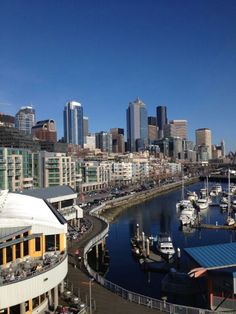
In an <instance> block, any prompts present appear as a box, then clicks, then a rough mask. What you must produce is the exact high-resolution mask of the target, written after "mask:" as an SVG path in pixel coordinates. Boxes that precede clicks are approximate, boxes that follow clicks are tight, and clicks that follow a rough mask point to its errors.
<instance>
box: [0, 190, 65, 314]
mask: <svg viewBox="0 0 236 314" xmlns="http://www.w3.org/2000/svg"><path fill="white" fill-rule="evenodd" d="M0 208H1V211H0V266H1V277H0V312H1V313H4V314H25V313H29V314H33V313H45V311H47V310H48V309H49V308H50V309H51V308H52V307H53V308H56V307H57V306H58V295H59V293H63V290H64V279H65V277H66V275H67V271H68V258H67V246H66V233H67V223H66V221H65V219H64V218H63V217H62V216H61V215H60V214H59V213H58V212H57V211H56V210H55V209H54V208H53V207H52V206H51V205H49V204H48V203H47V202H46V201H44V200H42V199H38V198H34V197H31V196H26V195H22V194H17V193H8V191H7V190H4V191H0Z"/></svg>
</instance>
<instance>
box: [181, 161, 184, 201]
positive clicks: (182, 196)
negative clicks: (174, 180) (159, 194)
mask: <svg viewBox="0 0 236 314" xmlns="http://www.w3.org/2000/svg"><path fill="white" fill-rule="evenodd" d="M181 199H182V200H184V171H183V166H182V194H181Z"/></svg>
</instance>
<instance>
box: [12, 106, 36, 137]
mask: <svg viewBox="0 0 236 314" xmlns="http://www.w3.org/2000/svg"><path fill="white" fill-rule="evenodd" d="M15 125H16V128H17V129H19V130H20V131H23V132H25V133H26V134H31V129H32V127H33V126H34V125H35V110H34V109H33V107H30V106H26V107H21V109H20V110H19V111H18V112H17V114H16V116H15Z"/></svg>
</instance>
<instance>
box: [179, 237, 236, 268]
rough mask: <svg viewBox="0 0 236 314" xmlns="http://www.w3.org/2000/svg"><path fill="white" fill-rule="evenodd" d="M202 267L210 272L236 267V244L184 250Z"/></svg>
mask: <svg viewBox="0 0 236 314" xmlns="http://www.w3.org/2000/svg"><path fill="white" fill-rule="evenodd" d="M184 250H185V251H186V252H187V253H188V255H190V256H191V257H192V258H193V259H194V260H195V261H196V262H197V263H198V264H199V266H201V267H204V268H206V269H208V270H210V269H220V268H228V267H234V266H236V242H233V243H225V244H215V245H207V246H200V247H193V248H186V249H184Z"/></svg>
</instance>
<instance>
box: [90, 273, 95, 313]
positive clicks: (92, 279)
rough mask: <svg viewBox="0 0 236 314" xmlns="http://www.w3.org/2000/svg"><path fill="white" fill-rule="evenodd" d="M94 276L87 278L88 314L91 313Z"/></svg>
mask: <svg viewBox="0 0 236 314" xmlns="http://www.w3.org/2000/svg"><path fill="white" fill-rule="evenodd" d="M93 281H94V278H90V279H89V314H92V282H93Z"/></svg>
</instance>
